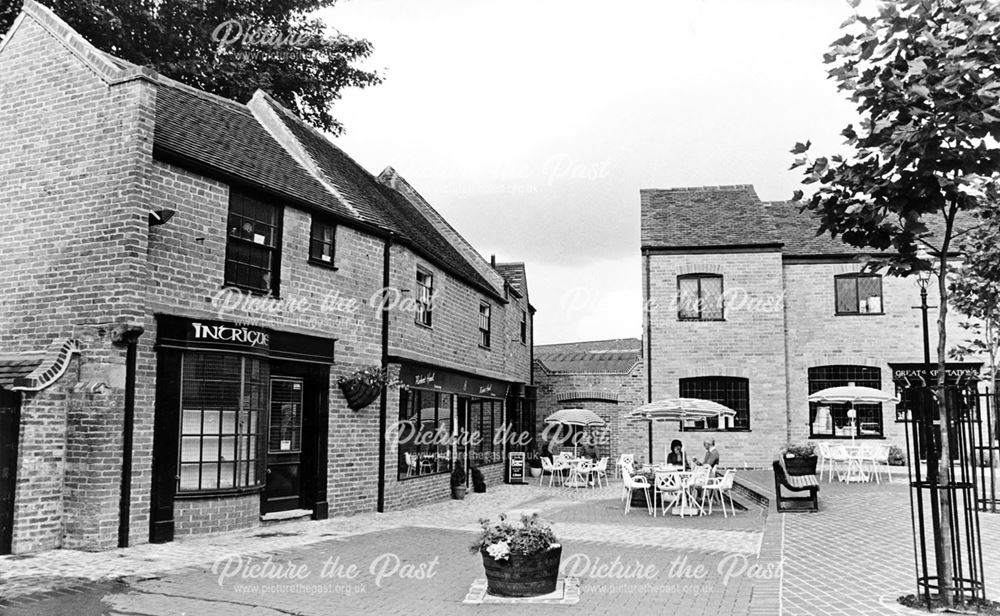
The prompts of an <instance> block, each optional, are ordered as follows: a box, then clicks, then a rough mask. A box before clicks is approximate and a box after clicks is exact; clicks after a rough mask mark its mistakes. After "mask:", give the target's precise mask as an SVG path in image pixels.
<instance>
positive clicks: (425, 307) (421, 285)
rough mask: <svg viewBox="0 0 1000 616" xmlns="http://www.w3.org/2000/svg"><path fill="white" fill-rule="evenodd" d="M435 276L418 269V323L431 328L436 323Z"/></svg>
mask: <svg viewBox="0 0 1000 616" xmlns="http://www.w3.org/2000/svg"><path fill="white" fill-rule="evenodd" d="M433 297H434V276H433V274H431V273H429V272H425V271H424V270H422V269H420V268H417V315H416V319H417V323H419V324H420V325H425V326H427V327H431V326H432V325H433V323H434V318H433V317H434V314H433V306H432V305H431V299H432V298H433Z"/></svg>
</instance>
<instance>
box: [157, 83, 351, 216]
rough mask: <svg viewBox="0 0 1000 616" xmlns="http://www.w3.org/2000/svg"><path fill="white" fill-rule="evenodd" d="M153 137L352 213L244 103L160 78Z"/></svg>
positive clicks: (255, 180)
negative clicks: (289, 151)
mask: <svg viewBox="0 0 1000 616" xmlns="http://www.w3.org/2000/svg"><path fill="white" fill-rule="evenodd" d="M153 139H154V143H155V145H156V147H158V148H162V149H166V150H168V151H169V152H171V153H173V154H178V155H180V156H183V157H185V158H187V159H190V160H193V161H196V162H198V163H201V164H204V165H208V166H210V167H213V168H215V169H218V170H220V171H223V172H225V173H226V174H229V175H232V176H235V177H237V178H239V179H242V180H244V181H246V182H248V183H250V184H254V185H258V186H262V187H265V188H268V189H270V190H273V191H275V192H278V193H282V194H286V195H289V196H291V197H293V198H296V199H300V200H302V201H307V202H309V203H311V204H313V205H315V206H317V207H320V208H325V209H328V210H330V211H331V212H334V213H336V214H339V215H341V216H345V217H350V218H357V216H356V215H355V214H354V213H353V212H351V211H350V210H349V209H348V208H346V207H345V206H344V205H343V204H342V203H340V202H339V201H338V200H337V199H336V198H335V197H334V196H333V195H332V194H330V192H329V191H328V190H327V189H326V188H324V187H323V185H322V184H320V183H319V181H317V180H316V179H315V178H313V177H312V176H311V175H309V174H308V173H307V172H306V170H305V169H303V168H302V166H301V165H299V164H298V163H297V162H296V161H295V160H294V159H293V158H292V157H291V156H290V155H289V154H288V152H286V151H285V149H284V148H282V147H281V145H280V144H279V143H278V142H277V141H275V140H274V138H272V137H271V135H270V134H269V133H268V132H267V130H266V129H265V128H264V127H263V126H261V124H260V123H259V122H258V121H257V119H256V118H254V116H253V114H252V113H251V112H250V110H249V109H247V107H246V106H245V105H241V104H239V103H236V102H233V101H228V100H226V99H223V98H220V97H216V96H211V95H207V94H203V93H199V92H196V91H193V90H192V89H190V88H187V87H185V86H181V85H180V84H178V85H176V86H174V85H172V84H171V83H170V82H169V81H167V80H163V81H162V82H161V83H160V85H159V86H158V87H157V92H156V127H155V129H154V137H153Z"/></svg>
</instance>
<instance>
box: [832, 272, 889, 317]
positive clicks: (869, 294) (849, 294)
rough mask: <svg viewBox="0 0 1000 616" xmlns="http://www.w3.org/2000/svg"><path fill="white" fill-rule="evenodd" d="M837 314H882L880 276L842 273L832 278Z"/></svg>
mask: <svg viewBox="0 0 1000 616" xmlns="http://www.w3.org/2000/svg"><path fill="white" fill-rule="evenodd" d="M834 290H835V295H836V303H837V314H882V313H883V310H882V277H881V276H879V275H877V274H844V275H841V276H837V277H836V278H834Z"/></svg>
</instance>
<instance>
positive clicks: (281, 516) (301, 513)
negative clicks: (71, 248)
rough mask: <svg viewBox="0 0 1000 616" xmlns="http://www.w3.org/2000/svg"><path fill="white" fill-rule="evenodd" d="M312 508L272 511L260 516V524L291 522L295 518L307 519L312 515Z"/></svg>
mask: <svg viewBox="0 0 1000 616" xmlns="http://www.w3.org/2000/svg"><path fill="white" fill-rule="evenodd" d="M312 514H313V512H312V509H289V510H287V511H273V512H271V513H266V514H264V515H262V516H260V521H261V523H262V524H274V523H277V522H291V521H295V520H308V519H309V518H311V517H312Z"/></svg>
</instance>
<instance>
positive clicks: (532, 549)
mask: <svg viewBox="0 0 1000 616" xmlns="http://www.w3.org/2000/svg"><path fill="white" fill-rule="evenodd" d="M479 524H480V525H481V526H482V527H483V531H482V533H481V534H480V535H479V539H478V540H476V542H475V543H474V544H472V547H471V551H472V552H474V553H475V552H479V553H480V554H481V555H482V557H483V568H484V569H485V570H486V590H487V592H489V593H490V594H491V595H495V596H500V597H534V596H537V595H545V594H548V593H551V592H554V591H555V589H556V582H557V581H558V579H559V561H560V559H561V558H562V546H561V545H559V543H558V542H557V541H556V536H555V534H554V533H553V532H552V527H551V526H550V525H549V524H547V523H545V522H543V521H542V520H541V518H539V517H538V514H534V515H532V516H530V517H529V516H526V515H522V516H521V525H520V526H515V525H513V524H511V523H510V522H508V521H507V517H506V516H505V515H504V514H500V521H499V522H497V523H496V524H491V523H490V521H489V520H486V519H481V520H479Z"/></svg>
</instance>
